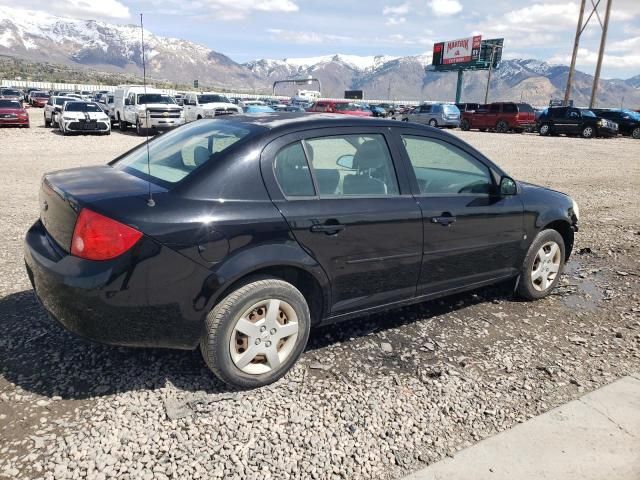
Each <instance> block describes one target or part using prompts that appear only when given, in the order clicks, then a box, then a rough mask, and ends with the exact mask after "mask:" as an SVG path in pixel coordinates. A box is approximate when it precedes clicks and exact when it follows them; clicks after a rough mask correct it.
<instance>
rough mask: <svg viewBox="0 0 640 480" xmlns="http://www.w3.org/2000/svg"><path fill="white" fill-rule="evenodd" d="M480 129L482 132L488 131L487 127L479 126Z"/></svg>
mask: <svg viewBox="0 0 640 480" xmlns="http://www.w3.org/2000/svg"><path fill="white" fill-rule="evenodd" d="M478 130H480V131H481V132H486V131H487V129H486V128H479V129H478Z"/></svg>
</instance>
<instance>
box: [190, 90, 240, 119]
mask: <svg viewBox="0 0 640 480" xmlns="http://www.w3.org/2000/svg"><path fill="white" fill-rule="evenodd" d="M236 113H242V108H240V107H239V106H237V105H234V104H233V103H231V100H229V99H228V98H227V97H226V96H224V95H222V94H219V93H213V92H201V93H187V95H186V96H185V97H184V118H185V121H187V122H193V121H195V120H201V119H203V118H213V117H217V116H220V115H233V114H236Z"/></svg>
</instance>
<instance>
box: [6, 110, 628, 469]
mask: <svg viewBox="0 0 640 480" xmlns="http://www.w3.org/2000/svg"><path fill="white" fill-rule="evenodd" d="M41 118H42V117H41V113H40V112H39V111H36V112H35V113H34V112H33V111H32V128H31V129H30V130H14V129H3V130H0V142H1V144H2V146H3V148H2V150H0V162H1V163H0V164H1V166H2V171H3V172H4V173H3V175H4V181H3V185H4V186H3V187H2V190H1V191H0V243H1V244H2V245H3V248H2V250H0V259H1V260H0V268H1V270H0V477H2V476H4V477H7V478H12V479H13V478H45V479H53V478H56V479H63V478H92V479H104V478H116V477H117V478H120V479H138V478H143V479H152V478H156V479H165V478H181V479H182V478H207V479H212V478H213V479H215V478H229V479H267V478H274V479H286V478H304V479H306V478H314V479H334V478H335V479H339V478H340V479H350V480H351V479H390V478H398V477H400V476H402V475H403V474H404V473H407V472H408V471H411V470H415V469H417V468H420V467H423V466H424V465H425V464H428V463H432V462H435V461H437V460H439V459H441V458H443V457H445V456H447V455H455V453H456V452H457V451H458V450H460V449H462V448H464V447H467V446H469V445H471V444H473V443H475V442H477V441H479V440H481V439H482V438H485V437H488V436H491V435H494V434H495V433H497V432H499V431H502V430H505V429H508V428H510V427H512V426H513V425H514V424H516V423H518V422H522V421H525V420H526V419H528V418H530V417H532V416H534V415H538V414H540V413H542V412H544V411H547V410H549V409H551V408H553V407H555V406H557V405H560V404H562V403H564V402H567V401H569V400H571V399H574V398H576V397H578V396H580V395H582V394H583V393H584V392H587V391H590V390H593V389H596V388H598V387H600V386H602V385H604V384H607V383H610V382H611V381H613V380H614V379H616V378H618V377H621V376H624V375H627V374H630V373H632V372H634V371H636V372H637V371H638V369H640V288H639V283H640V278H639V275H640V264H639V260H638V259H639V258H640V251H639V250H640V249H639V243H640V242H639V240H640V211H639V210H638V205H639V204H640V166H639V158H640V142H639V141H633V140H630V139H622V138H618V139H612V140H582V139H578V138H559V137H551V138H543V137H538V136H535V135H527V134H525V135H517V134H504V135H500V134H492V133H480V132H454V134H455V135H459V136H461V137H463V138H464V139H465V140H467V141H469V142H471V143H472V144H473V145H475V146H476V147H477V148H479V149H480V150H482V151H483V152H485V153H486V154H487V155H488V156H489V157H491V158H492V159H493V160H495V161H496V162H498V163H499V164H500V165H502V166H503V167H504V168H505V169H506V170H507V171H509V172H510V173H511V174H512V175H513V176H514V177H516V178H519V179H522V180H527V181H531V182H534V183H539V184H542V185H546V186H550V187H553V188H556V189H559V190H562V191H565V192H568V193H569V194H571V195H572V196H574V198H575V199H576V200H577V201H578V202H579V204H580V207H581V214H582V224H581V231H580V233H579V235H578V239H577V245H576V250H575V255H574V258H573V259H572V261H571V263H570V264H569V266H568V271H567V274H566V275H565V277H564V279H563V282H562V284H561V287H560V288H559V289H558V291H557V292H556V294H555V295H552V296H550V297H549V298H547V299H545V300H542V301H539V302H535V303H524V302H520V301H518V300H517V299H514V298H513V296H512V294H511V287H512V286H511V285H499V286H496V287H492V288H488V289H483V290H478V291H476V292H473V293H468V294H463V295H457V296H455V297H451V298H447V299H443V300H439V301H433V302H428V303H424V304H421V305H417V306H415V307H411V308H405V309H402V310H396V311H392V312H389V313H386V314H381V315H374V316H370V317H366V318H363V319H360V320H357V321H352V322H350V323H346V324H341V325H337V326H333V327H328V328H323V329H319V330H315V331H314V332H312V337H311V340H310V344H309V347H308V349H307V351H306V352H305V353H304V355H303V357H302V358H301V360H300V362H299V363H298V365H297V366H296V367H295V368H294V369H293V371H292V372H291V373H290V374H288V375H287V376H286V377H285V378H284V379H282V380H281V381H279V382H278V383H276V384H274V385H272V386H269V387H266V388H262V389H258V390H254V391H249V392H234V391H229V390H227V389H226V388H225V387H224V386H223V385H221V384H220V382H218V381H217V380H216V379H215V378H214V377H213V376H212V375H211V374H209V372H208V371H207V370H206V368H205V366H204V363H203V361H202V360H201V358H200V355H199V352H181V351H175V352H174V351H164V350H137V349H125V348H113V347H106V346H101V345H94V344H90V343H87V342H84V341H83V340H80V339H78V338H76V337H74V336H72V335H71V334H68V333H67V332H65V331H64V330H62V329H61V328H60V327H58V326H57V325H56V324H54V323H53V322H52V321H50V320H49V319H48V318H47V316H46V315H45V313H44V312H43V310H42V309H41V308H40V306H39V305H38V303H37V302H36V301H35V299H34V296H33V294H32V291H31V288H30V285H29V282H28V279H27V276H26V274H25V271H24V267H23V263H22V239H23V235H24V233H25V231H26V230H27V228H28V227H29V225H30V224H31V223H32V222H33V221H34V220H35V218H36V217H37V214H38V205H37V191H38V184H39V181H40V177H41V175H42V174H43V173H44V172H46V171H50V170H54V169H59V168H67V167H73V166H78V165H90V164H102V163H105V162H106V161H108V160H110V159H111V158H113V157H115V156H116V155H117V154H120V153H122V152H123V151H125V150H126V149H128V148H130V147H132V146H134V145H136V144H137V143H138V142H140V139H139V138H137V137H136V136H134V135H124V134H121V133H120V132H114V133H113V134H112V135H111V136H110V137H97V138H93V137H71V138H67V137H62V136H60V135H58V134H57V133H55V132H52V131H50V130H49V129H45V128H44V127H42V124H41V122H42V120H41Z"/></svg>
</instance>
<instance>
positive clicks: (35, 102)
mask: <svg viewBox="0 0 640 480" xmlns="http://www.w3.org/2000/svg"><path fill="white" fill-rule="evenodd" d="M29 98H30V99H31V106H32V107H40V108H44V106H45V105H46V104H47V102H48V101H49V94H48V93H47V92H31V93H30V94H29Z"/></svg>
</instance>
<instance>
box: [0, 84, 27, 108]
mask: <svg viewBox="0 0 640 480" xmlns="http://www.w3.org/2000/svg"><path fill="white" fill-rule="evenodd" d="M0 98H1V99H4V100H15V101H16V102H20V105H21V106H22V102H23V101H24V93H22V91H20V90H18V89H16V88H0Z"/></svg>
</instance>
